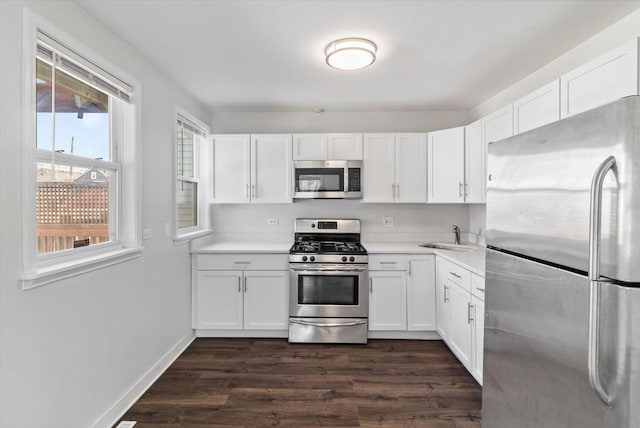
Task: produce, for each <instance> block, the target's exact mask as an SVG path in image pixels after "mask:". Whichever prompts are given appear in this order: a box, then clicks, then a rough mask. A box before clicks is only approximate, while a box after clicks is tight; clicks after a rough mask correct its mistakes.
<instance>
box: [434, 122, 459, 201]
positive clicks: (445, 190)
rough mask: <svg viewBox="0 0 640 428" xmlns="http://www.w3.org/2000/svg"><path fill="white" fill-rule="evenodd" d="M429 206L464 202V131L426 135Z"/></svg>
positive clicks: (453, 130)
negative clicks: (427, 143) (427, 138)
mask: <svg viewBox="0 0 640 428" xmlns="http://www.w3.org/2000/svg"><path fill="white" fill-rule="evenodd" d="M428 159H429V180H428V187H429V198H428V200H429V202H433V203H455V202H464V191H465V190H464V127H458V128H451V129H443V130H441V131H435V132H430V133H429V154H428Z"/></svg>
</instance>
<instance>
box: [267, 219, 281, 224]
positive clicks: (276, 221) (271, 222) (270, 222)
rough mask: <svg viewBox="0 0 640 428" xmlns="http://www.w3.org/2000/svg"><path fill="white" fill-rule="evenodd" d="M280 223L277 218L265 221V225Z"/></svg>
mask: <svg viewBox="0 0 640 428" xmlns="http://www.w3.org/2000/svg"><path fill="white" fill-rule="evenodd" d="M279 223H280V219H277V218H270V219H268V220H267V224H279Z"/></svg>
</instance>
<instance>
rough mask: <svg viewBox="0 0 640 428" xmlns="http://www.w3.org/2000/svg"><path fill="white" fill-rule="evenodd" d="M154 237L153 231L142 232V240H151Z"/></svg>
mask: <svg viewBox="0 0 640 428" xmlns="http://www.w3.org/2000/svg"><path fill="white" fill-rule="evenodd" d="M152 236H153V232H152V231H151V229H143V230H142V239H151V237H152Z"/></svg>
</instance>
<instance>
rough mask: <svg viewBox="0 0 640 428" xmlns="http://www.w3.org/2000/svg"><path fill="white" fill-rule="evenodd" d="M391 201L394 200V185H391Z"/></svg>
mask: <svg viewBox="0 0 640 428" xmlns="http://www.w3.org/2000/svg"><path fill="white" fill-rule="evenodd" d="M391 199H394V200H395V199H396V185H395V184H392V185H391Z"/></svg>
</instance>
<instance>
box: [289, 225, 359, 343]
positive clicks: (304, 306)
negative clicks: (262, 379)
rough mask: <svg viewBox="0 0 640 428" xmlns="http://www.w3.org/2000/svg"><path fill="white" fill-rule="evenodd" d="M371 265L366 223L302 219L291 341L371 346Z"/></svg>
mask: <svg viewBox="0 0 640 428" xmlns="http://www.w3.org/2000/svg"><path fill="white" fill-rule="evenodd" d="M368 262H369V257H368V256H367V250H366V249H365V248H364V247H363V246H362V244H361V243H360V220H354V219H342V220H338V219H297V220H296V224H295V242H294V244H293V246H292V247H291V250H290V251H289V266H290V267H291V281H290V286H289V287H290V288H289V342H306V343H367V330H368V316H369V292H368V290H367V284H368V281H369V278H368V277H369V275H368Z"/></svg>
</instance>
